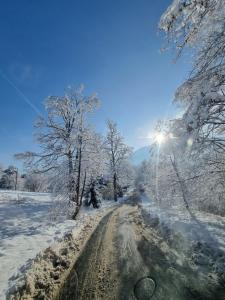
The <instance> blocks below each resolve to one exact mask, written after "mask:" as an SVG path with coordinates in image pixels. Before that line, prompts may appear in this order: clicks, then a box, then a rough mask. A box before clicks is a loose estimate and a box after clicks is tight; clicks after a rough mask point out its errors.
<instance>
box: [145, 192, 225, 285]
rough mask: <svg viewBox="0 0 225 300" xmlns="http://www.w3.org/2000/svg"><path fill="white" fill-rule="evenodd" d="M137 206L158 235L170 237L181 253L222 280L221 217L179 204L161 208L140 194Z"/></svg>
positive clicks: (224, 242)
mask: <svg viewBox="0 0 225 300" xmlns="http://www.w3.org/2000/svg"><path fill="white" fill-rule="evenodd" d="M142 198H143V199H142V203H141V206H142V208H143V210H144V211H145V212H146V213H147V218H148V220H149V222H151V223H152V224H153V225H154V226H156V227H157V229H158V231H159V235H161V236H163V237H164V239H165V240H170V242H171V243H172V244H173V245H176V248H177V249H179V250H180V251H181V252H182V253H183V254H184V255H185V253H191V257H192V261H193V262H194V263H195V264H196V265H205V266H208V267H209V268H211V269H212V271H213V273H214V274H216V276H217V277H218V281H220V282H222V284H223V285H224V283H225V234H224V233H225V217H222V216H218V215H214V214H210V213H205V212H200V211H197V210H190V211H189V212H188V211H187V209H186V208H184V207H183V206H171V207H166V208H162V207H159V205H157V203H155V202H153V201H151V200H150V199H149V200H148V201H147V196H146V195H144V197H142Z"/></svg>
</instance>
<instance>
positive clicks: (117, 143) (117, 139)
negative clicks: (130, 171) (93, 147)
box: [105, 121, 131, 201]
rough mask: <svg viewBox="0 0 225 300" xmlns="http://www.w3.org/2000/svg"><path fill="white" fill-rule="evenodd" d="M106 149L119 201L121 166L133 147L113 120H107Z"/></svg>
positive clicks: (114, 190) (114, 188)
mask: <svg viewBox="0 0 225 300" xmlns="http://www.w3.org/2000/svg"><path fill="white" fill-rule="evenodd" d="M105 151H106V155H107V159H108V166H109V169H110V174H111V177H112V182H113V194H114V200H115V201H117V198H118V188H119V176H120V175H119V174H120V167H121V164H122V163H124V162H125V161H126V160H127V159H128V157H129V155H130V154H131V148H130V147H128V146H127V145H126V144H125V143H124V139H123V137H122V136H121V134H120V132H119V131H118V129H117V124H116V123H115V122H113V121H108V122H107V135H106V138H105Z"/></svg>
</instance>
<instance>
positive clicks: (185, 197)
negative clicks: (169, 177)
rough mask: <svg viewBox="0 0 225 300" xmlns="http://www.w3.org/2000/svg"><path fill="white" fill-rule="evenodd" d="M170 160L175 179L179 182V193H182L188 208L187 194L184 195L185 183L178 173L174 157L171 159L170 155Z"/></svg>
mask: <svg viewBox="0 0 225 300" xmlns="http://www.w3.org/2000/svg"><path fill="white" fill-rule="evenodd" d="M170 161H171V164H172V166H173V169H174V171H175V173H176V176H177V179H178V181H179V184H180V188H181V193H182V197H183V201H184V204H185V206H186V208H187V209H189V204H188V201H187V196H186V191H187V189H186V186H185V183H184V181H183V180H182V178H181V176H180V174H179V171H178V168H177V165H176V162H175V159H174V160H173V159H172V157H171V156H170Z"/></svg>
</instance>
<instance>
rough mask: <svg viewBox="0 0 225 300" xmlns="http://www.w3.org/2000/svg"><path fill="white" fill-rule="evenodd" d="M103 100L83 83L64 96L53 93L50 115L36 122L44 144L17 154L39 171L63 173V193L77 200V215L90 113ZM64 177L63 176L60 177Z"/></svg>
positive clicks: (48, 104) (74, 200)
mask: <svg viewBox="0 0 225 300" xmlns="http://www.w3.org/2000/svg"><path fill="white" fill-rule="evenodd" d="M98 104H99V100H98V98H97V97H96V95H93V96H84V95H83V87H82V86H81V87H80V88H78V89H74V88H71V87H69V88H67V89H66V91H65V95H64V96H50V97H48V99H47V100H46V101H45V109H46V113H47V116H46V117H45V118H44V117H40V118H39V119H38V121H37V122H36V125H35V127H36V130H37V133H36V139H37V141H38V143H39V145H40V149H41V151H40V152H39V153H34V152H26V153H23V154H18V155H17V156H16V157H17V158H22V159H25V161H26V166H27V167H28V168H30V167H32V169H34V170H36V172H40V173H44V172H51V173H52V174H53V173H54V174H55V175H59V173H61V172H62V173H63V174H64V175H65V176H63V178H64V180H62V181H61V183H60V184H59V186H60V185H61V190H62V188H63V189H64V190H63V193H64V194H67V195H68V197H69V201H70V203H74V204H75V210H74V213H73V218H75V216H76V214H77V213H78V211H79V208H80V206H81V203H82V199H81V197H82V189H83V188H82V173H83V165H82V162H83V161H84V159H85V158H86V157H87V156H86V151H87V147H88V146H87V145H88V143H89V141H90V140H91V137H90V136H91V131H90V129H89V127H88V124H87V115H88V113H91V112H93V111H94V110H95V109H96V107H97V106H98ZM56 178H58V179H59V178H60V179H63V178H62V177H61V176H59V177H56Z"/></svg>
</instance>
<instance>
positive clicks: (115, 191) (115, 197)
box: [113, 173, 118, 201]
mask: <svg viewBox="0 0 225 300" xmlns="http://www.w3.org/2000/svg"><path fill="white" fill-rule="evenodd" d="M113 194H114V200H115V201H117V200H118V199H117V176H116V173H114V175H113Z"/></svg>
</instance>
